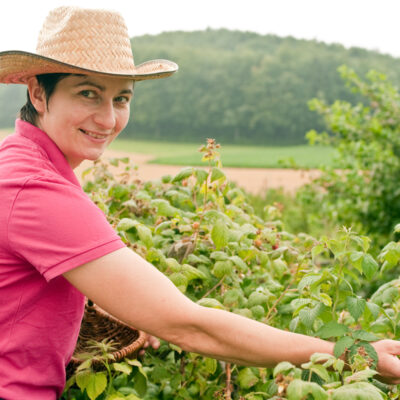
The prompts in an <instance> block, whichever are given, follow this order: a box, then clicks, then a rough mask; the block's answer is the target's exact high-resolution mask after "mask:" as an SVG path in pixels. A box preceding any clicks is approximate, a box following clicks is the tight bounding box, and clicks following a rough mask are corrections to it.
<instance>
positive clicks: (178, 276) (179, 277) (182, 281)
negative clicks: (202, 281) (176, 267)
mask: <svg viewBox="0 0 400 400" xmlns="http://www.w3.org/2000/svg"><path fill="white" fill-rule="evenodd" d="M169 279H171V281H172V282H173V284H174V285H175V286H176V287H177V288H178V289H179V290H180V291H181V292H182V293H185V292H186V288H187V285H188V280H187V278H186V276H185V275H184V274H182V273H181V272H174V273H173V274H171V275H170V276H169Z"/></svg>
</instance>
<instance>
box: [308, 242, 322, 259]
mask: <svg viewBox="0 0 400 400" xmlns="http://www.w3.org/2000/svg"><path fill="white" fill-rule="evenodd" d="M324 250H325V246H324V245H323V244H318V245H316V246H314V247H313V248H312V250H311V255H312V258H313V259H314V258H315V257H316V256H318V255H319V254H321V253H322V252H323V251H324Z"/></svg>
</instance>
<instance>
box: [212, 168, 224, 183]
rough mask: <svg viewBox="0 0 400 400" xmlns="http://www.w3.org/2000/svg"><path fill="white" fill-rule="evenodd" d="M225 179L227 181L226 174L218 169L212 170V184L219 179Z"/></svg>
mask: <svg viewBox="0 0 400 400" xmlns="http://www.w3.org/2000/svg"><path fill="white" fill-rule="evenodd" d="M221 178H224V179H226V176H225V173H224V172H223V171H222V170H220V169H219V168H217V167H213V168H212V169H211V182H214V181H216V180H217V179H221Z"/></svg>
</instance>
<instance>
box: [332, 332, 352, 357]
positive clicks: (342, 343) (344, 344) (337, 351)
mask: <svg viewBox="0 0 400 400" xmlns="http://www.w3.org/2000/svg"><path fill="white" fill-rule="evenodd" d="M353 344H354V339H353V338H351V337H350V336H343V337H342V338H340V339H339V340H338V341H337V342H336V343H335V347H334V349H333V354H334V355H335V357H337V358H339V357H340V356H341V355H342V354H343V353H344V352H345V351H346V350H347V349H348V348H349V347H350V346H352V345H353Z"/></svg>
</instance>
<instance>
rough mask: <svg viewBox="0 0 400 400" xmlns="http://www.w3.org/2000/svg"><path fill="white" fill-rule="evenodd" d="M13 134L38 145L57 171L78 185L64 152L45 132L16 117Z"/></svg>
mask: <svg viewBox="0 0 400 400" xmlns="http://www.w3.org/2000/svg"><path fill="white" fill-rule="evenodd" d="M15 134H16V135H19V136H23V137H25V138H27V139H29V140H31V141H32V142H34V143H36V144H37V145H38V146H40V147H41V148H42V149H43V150H44V152H45V153H46V154H47V157H48V158H49V160H50V161H51V162H52V164H53V165H54V167H55V168H56V169H57V171H58V172H59V173H60V174H61V175H62V176H63V177H64V178H66V179H67V180H69V181H70V182H71V183H73V184H74V185H77V186H79V187H80V184H79V181H78V179H77V177H76V175H75V174H74V171H73V169H72V168H71V166H70V165H69V164H68V161H67V159H66V158H65V156H64V154H63V153H62V152H61V150H60V149H59V148H58V146H57V145H56V144H55V143H54V142H53V140H52V139H51V138H50V137H49V136H48V135H47V133H46V132H44V131H42V130H41V129H39V128H38V127H36V126H34V125H32V124H31V123H29V122H26V121H22V120H21V119H19V118H18V119H17V120H16V121H15Z"/></svg>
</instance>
